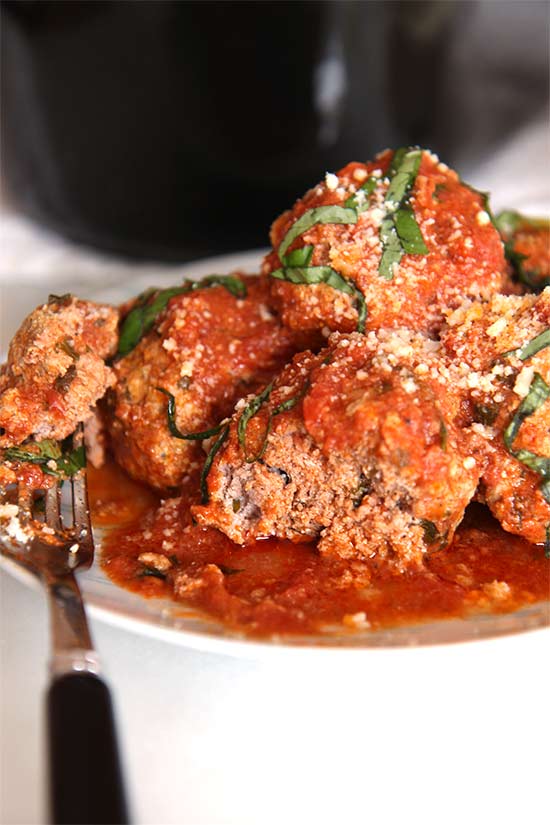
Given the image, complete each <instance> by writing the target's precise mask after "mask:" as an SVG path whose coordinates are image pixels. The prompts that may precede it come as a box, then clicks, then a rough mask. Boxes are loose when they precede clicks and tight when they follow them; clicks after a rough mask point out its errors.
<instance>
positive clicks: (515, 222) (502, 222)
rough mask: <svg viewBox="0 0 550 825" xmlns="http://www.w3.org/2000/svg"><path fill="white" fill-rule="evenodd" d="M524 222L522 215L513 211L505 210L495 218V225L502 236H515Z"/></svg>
mask: <svg viewBox="0 0 550 825" xmlns="http://www.w3.org/2000/svg"><path fill="white" fill-rule="evenodd" d="M523 221H524V218H523V217H522V215H520V213H519V212H514V211H512V210H511V209H505V210H504V211H503V212H499V213H498V215H497V216H496V217H495V225H496V228H497V229H498V231H499V232H500V234H501V235H513V234H514V232H516V231H517V229H518V227H519V226H520V224H521V223H523Z"/></svg>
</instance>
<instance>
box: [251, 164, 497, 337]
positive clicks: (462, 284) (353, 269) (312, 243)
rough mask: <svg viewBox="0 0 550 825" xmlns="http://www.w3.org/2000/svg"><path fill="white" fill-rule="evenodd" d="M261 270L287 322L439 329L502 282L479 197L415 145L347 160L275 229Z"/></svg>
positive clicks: (335, 327)
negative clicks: (448, 313) (452, 310)
mask: <svg viewBox="0 0 550 825" xmlns="http://www.w3.org/2000/svg"><path fill="white" fill-rule="evenodd" d="M271 242H272V245H273V251H272V252H271V253H270V254H269V255H268V256H267V257H266V259H265V261H264V265H263V272H264V273H265V274H267V275H270V276H271V277H270V280H271V294H272V297H273V300H274V302H275V305H276V306H277V307H278V308H280V311H281V313H282V318H283V321H284V323H285V324H287V325H288V326H290V327H292V328H295V329H304V328H306V327H307V328H311V329H321V328H323V327H327V328H328V329H330V330H336V331H341V332H350V331H353V330H356V329H357V330H358V331H362V330H363V328H365V327H366V328H367V329H379V328H384V327H385V328H388V327H408V328H410V329H413V330H418V331H428V332H435V331H437V330H438V329H439V328H440V327H441V326H442V323H443V317H444V311H445V310H446V309H447V308H449V307H456V306H458V305H459V304H460V302H461V301H462V299H463V298H464V296H467V297H471V298H480V297H487V296H489V295H491V294H493V293H494V292H497V291H499V290H500V289H501V288H502V287H503V286H504V285H505V281H506V274H505V270H506V266H505V261H504V252H503V245H502V241H501V239H500V237H499V234H498V232H497V230H496V229H495V227H494V226H493V224H492V221H491V217H490V215H489V213H488V212H487V211H486V209H485V201H484V197H483V196H482V195H481V194H480V193H478V192H476V191H475V190H473V189H471V188H470V187H468V186H467V185H465V184H464V183H462V182H461V181H460V179H459V177H458V175H457V174H456V172H453V171H452V170H450V169H449V168H448V167H447V166H445V164H443V163H440V162H439V160H438V158H437V157H436V156H435V155H433V154H431V153H430V152H427V151H422V150H419V149H412V150H398V151H397V152H391V151H389V150H388V151H385V152H383V153H382V154H380V155H379V156H378V157H377V158H376V160H374V161H372V162H369V163H366V164H364V163H349V164H348V165H347V166H345V167H344V168H343V169H341V170H340V171H339V172H338V174H337V175H333V174H327V176H326V178H325V181H324V182H322V183H320V184H319V185H318V186H316V187H315V188H314V189H312V190H310V191H309V192H308V193H307V194H306V195H305V196H304V198H303V199H302V200H299V201H297V203H296V204H295V206H294V207H293V209H292V210H290V211H288V212H285V213H283V214H282V215H281V216H280V217H279V218H278V219H277V220H276V221H275V223H274V224H273V226H272V229H271Z"/></svg>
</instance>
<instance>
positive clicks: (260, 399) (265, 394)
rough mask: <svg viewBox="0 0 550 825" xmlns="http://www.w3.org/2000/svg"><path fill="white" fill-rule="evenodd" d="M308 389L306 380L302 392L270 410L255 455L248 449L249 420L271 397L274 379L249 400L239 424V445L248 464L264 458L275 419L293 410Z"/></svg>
mask: <svg viewBox="0 0 550 825" xmlns="http://www.w3.org/2000/svg"><path fill="white" fill-rule="evenodd" d="M308 389H309V381H306V382H305V384H304V386H303V387H302V389H301V390H300V392H299V393H297V395H294V396H292V398H286V399H285V400H284V401H281V403H280V404H277V406H276V407H274V408H273V409H272V410H270V411H269V418H268V421H267V427H266V429H265V433H264V437H263V440H262V446H261V448H260V451H259V452H258V453H257V454H256V455H254V456H250V455H249V454H248V452H247V449H246V429H247V427H248V422H249V421H250V419H251V418H253V417H254V416H255V415H256V414H257V413H258V412H259V410H260V408H261V407H262V405H263V404H265V402H266V401H268V400H269V397H270V396H271V393H272V392H273V381H272V382H271V384H268V385H267V387H266V388H265V389H264V390H263V391H262V392H261V393H259V395H256V396H255V397H254V398H252V399H251V401H249V402H248V404H247V405H246V407H245V408H244V410H243V412H242V414H241V417H240V418H239V423H238V425H237V435H238V438H239V445H240V447H241V449H242V451H243V453H244V459H245V461H246V463H247V464H252V463H253V462H254V461H260V460H261V459H262V458H263V456H264V453H265V451H266V449H267V439H268V436H269V433H270V432H271V425H272V421H273V419H274V418H275V416H276V415H280V414H281V413H283V412H288V410H291V409H292V408H293V407H295V406H296V404H297V403H298V402H299V401H301V400H302V398H303V397H304V395H305V394H306V392H307V391H308Z"/></svg>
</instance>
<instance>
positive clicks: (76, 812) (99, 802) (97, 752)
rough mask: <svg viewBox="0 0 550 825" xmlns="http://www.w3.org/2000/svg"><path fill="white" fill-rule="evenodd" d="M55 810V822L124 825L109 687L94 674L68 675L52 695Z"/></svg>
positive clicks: (50, 728)
mask: <svg viewBox="0 0 550 825" xmlns="http://www.w3.org/2000/svg"><path fill="white" fill-rule="evenodd" d="M47 707H48V739H49V764H50V778H51V782H50V788H51V791H50V793H51V800H50V804H51V812H52V822H53V823H54V825H91V824H92V823H93V825H126V823H128V822H129V820H128V812H127V807H126V800H125V798H124V790H123V782H122V771H121V766H120V759H119V754H118V747H117V742H116V735H115V724H114V718H113V707H112V703H111V697H110V694H109V689H108V688H107V685H106V684H105V682H103V681H102V680H101V679H100V678H99V676H96V675H95V674H93V673H74V672H73V673H66V674H64V675H62V676H59V677H57V678H55V679H54V681H53V682H52V683H51V685H50V688H49V691H48V698H47Z"/></svg>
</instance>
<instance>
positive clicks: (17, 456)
mask: <svg viewBox="0 0 550 825" xmlns="http://www.w3.org/2000/svg"><path fill="white" fill-rule="evenodd" d="M4 460H5V461H17V462H20V463H21V464H38V465H39V466H40V467H41V469H42V472H43V473H45V474H46V475H50V476H57V477H58V478H61V477H63V476H68V477H70V476H73V475H75V474H76V473H77V472H78V471H79V470H82V468H83V467H85V466H86V450H85V448H84V446H83V445H82V446H80V447H77V448H76V449H74V450H67V451H63V450H62V449H61V446H60V444H59V442H58V441H54V440H53V439H51V438H45V439H44V440H43V441H36V442H30V443H29V444H28V446H27V447H26V448H25V446H21V447H8V448H7V449H6V450H4ZM51 462H54V464H55V467H52V466H51Z"/></svg>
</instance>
